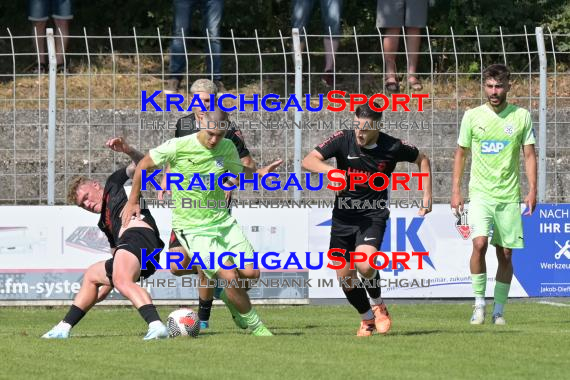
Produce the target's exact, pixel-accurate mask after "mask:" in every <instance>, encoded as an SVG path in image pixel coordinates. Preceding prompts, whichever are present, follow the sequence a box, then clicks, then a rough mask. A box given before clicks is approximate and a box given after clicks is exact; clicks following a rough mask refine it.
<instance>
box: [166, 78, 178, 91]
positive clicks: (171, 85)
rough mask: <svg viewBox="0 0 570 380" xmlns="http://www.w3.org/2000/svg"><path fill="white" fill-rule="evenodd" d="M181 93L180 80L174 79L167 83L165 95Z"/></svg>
mask: <svg viewBox="0 0 570 380" xmlns="http://www.w3.org/2000/svg"><path fill="white" fill-rule="evenodd" d="M179 91H180V79H178V78H172V79H169V80H168V81H167V82H166V87H165V88H164V93H165V94H178V92H179Z"/></svg>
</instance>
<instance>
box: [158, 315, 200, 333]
mask: <svg viewBox="0 0 570 380" xmlns="http://www.w3.org/2000/svg"><path fill="white" fill-rule="evenodd" d="M166 326H167V327H168V335H169V336H170V337H171V338H175V337H177V336H191V337H192V338H196V337H197V336H198V334H199V333H200V319H199V318H198V314H197V313H196V312H195V311H194V310H192V309H188V308H185V309H178V310H174V311H173V312H172V313H170V314H169V315H168V319H167V320H166Z"/></svg>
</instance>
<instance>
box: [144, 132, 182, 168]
mask: <svg viewBox="0 0 570 380" xmlns="http://www.w3.org/2000/svg"><path fill="white" fill-rule="evenodd" d="M176 140H177V139H175V138H174V139H170V140H168V141H166V142H165V143H163V144H162V145H159V146H157V147H156V148H154V149H151V150H150V152H149V155H150V158H151V159H152V162H154V164H155V165H156V166H161V165H164V164H165V163H167V162H172V161H174V159H175V158H176Z"/></svg>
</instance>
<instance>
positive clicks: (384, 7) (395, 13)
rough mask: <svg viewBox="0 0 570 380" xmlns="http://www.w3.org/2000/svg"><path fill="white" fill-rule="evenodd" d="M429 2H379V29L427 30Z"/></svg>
mask: <svg viewBox="0 0 570 380" xmlns="http://www.w3.org/2000/svg"><path fill="white" fill-rule="evenodd" d="M427 13H428V0H378V2H377V6H376V27H377V28H401V27H402V26H406V27H411V28H425V26H426V25H427Z"/></svg>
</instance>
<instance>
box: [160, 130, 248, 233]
mask: <svg viewBox="0 0 570 380" xmlns="http://www.w3.org/2000/svg"><path fill="white" fill-rule="evenodd" d="M149 154H150V158H151V159H152V161H153V162H154V163H155V164H156V165H158V166H160V165H163V164H166V163H169V164H170V171H171V172H170V173H169V175H170V176H172V175H176V174H181V175H183V176H184V180H183V181H182V182H181V187H182V188H183V190H178V188H177V186H176V185H171V186H170V189H171V190H172V200H173V201H174V206H175V208H174V210H173V213H172V228H173V229H175V230H176V229H184V230H188V229H196V228H199V227H210V226H214V225H216V224H217V223H219V222H221V221H222V220H225V219H226V218H228V217H230V215H229V214H228V210H227V209H226V208H223V207H222V208H194V207H189V203H188V202H190V200H191V201H192V202H193V201H196V202H197V204H200V202H201V204H202V205H207V201H208V200H214V201H216V202H219V201H221V200H224V199H225V193H224V191H223V190H222V189H221V188H220V187H219V186H218V184H217V180H218V177H219V176H220V175H222V174H223V173H225V172H227V171H229V172H231V173H234V174H236V175H237V174H238V173H241V172H242V171H243V164H242V163H241V161H240V158H239V156H238V152H237V149H236V147H235V146H234V144H233V143H232V142H231V141H230V140H228V139H222V140H220V142H219V143H218V145H216V146H215V147H214V148H213V149H208V148H206V147H205V146H203V145H202V144H201V143H200V142H199V141H198V134H197V133H195V134H192V135H189V136H185V137H180V138H174V139H171V140H168V141H166V142H165V143H164V144H162V145H160V146H158V147H156V148H154V149H151V150H150V152H149ZM210 173H213V179H214V181H215V183H214V184H212V185H210V178H211V176H210ZM201 183H203V185H204V187H205V188H206V189H205V190H204V189H203V188H202V187H201V186H200V184H201ZM190 184H192V185H193V186H192V187H190V186H189V185H190ZM210 189H213V190H210ZM183 198H185V199H186V201H185V202H186V203H185V204H183V203H182V199H183ZM184 205H186V206H185V207H184V208H183V206H184Z"/></svg>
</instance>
